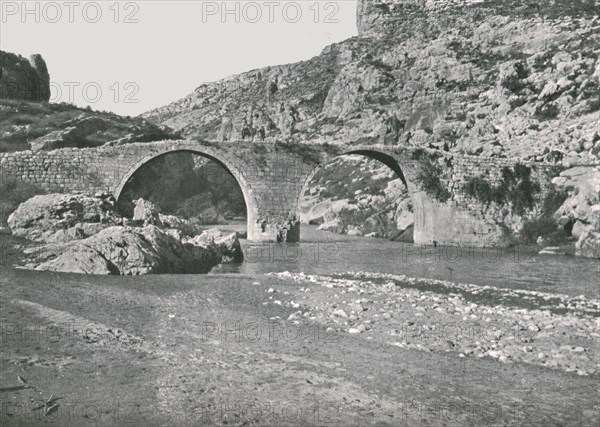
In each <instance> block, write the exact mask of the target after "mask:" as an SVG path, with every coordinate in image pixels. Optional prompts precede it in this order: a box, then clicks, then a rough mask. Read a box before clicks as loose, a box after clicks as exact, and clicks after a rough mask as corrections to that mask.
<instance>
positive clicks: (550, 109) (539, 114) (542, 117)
mask: <svg viewBox="0 0 600 427" xmlns="http://www.w3.org/2000/svg"><path fill="white" fill-rule="evenodd" d="M559 113H560V108H558V106H556V105H554V104H544V105H541V106H539V107H537V108H536V109H535V118H536V119H538V120H539V121H541V122H543V121H546V120H554V119H555V118H557V117H558V114H559Z"/></svg>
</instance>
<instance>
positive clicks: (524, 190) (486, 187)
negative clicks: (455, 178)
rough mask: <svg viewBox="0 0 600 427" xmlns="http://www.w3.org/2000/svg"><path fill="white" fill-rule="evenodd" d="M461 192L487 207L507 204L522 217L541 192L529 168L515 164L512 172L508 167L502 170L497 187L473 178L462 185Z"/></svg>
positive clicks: (482, 179)
mask: <svg viewBox="0 0 600 427" xmlns="http://www.w3.org/2000/svg"><path fill="white" fill-rule="evenodd" d="M463 190H464V191H465V193H466V194H467V195H468V196H470V197H472V198H474V199H475V200H478V201H480V202H481V203H484V204H487V205H489V204H490V203H496V204H499V205H502V204H505V203H509V204H510V205H511V206H512V209H513V212H515V213H516V214H517V215H523V214H524V213H525V212H526V211H527V210H528V209H533V207H534V205H535V195H536V194H537V193H539V192H540V191H541V187H540V185H539V184H538V183H537V182H535V181H532V179H531V168H529V167H528V166H525V165H522V164H516V165H515V166H514V168H513V169H512V170H511V169H510V168H508V167H505V168H503V169H502V179H501V181H500V183H499V184H498V185H497V186H494V185H492V184H490V183H489V182H488V181H487V180H486V179H485V178H483V177H473V178H471V179H469V180H468V181H467V182H466V183H465V184H464V186H463Z"/></svg>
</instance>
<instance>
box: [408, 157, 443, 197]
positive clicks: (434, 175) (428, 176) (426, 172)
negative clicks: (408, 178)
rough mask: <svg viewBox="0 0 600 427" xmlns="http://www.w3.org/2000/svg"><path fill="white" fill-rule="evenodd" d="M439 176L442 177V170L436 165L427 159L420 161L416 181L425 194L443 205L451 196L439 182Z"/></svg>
mask: <svg viewBox="0 0 600 427" xmlns="http://www.w3.org/2000/svg"><path fill="white" fill-rule="evenodd" d="M413 155H414V154H413ZM440 176H442V168H441V167H440V166H439V165H438V164H434V163H433V162H432V161H431V160H429V159H424V160H422V163H421V170H420V172H419V174H418V175H417V180H418V181H419V182H420V183H421V187H422V188H423V191H425V193H427V194H428V195H430V196H431V197H433V198H434V199H436V200H438V201H440V202H442V203H445V202H446V201H447V200H448V199H449V198H450V196H451V194H450V191H448V189H447V188H446V186H445V185H444V184H443V183H442V181H441V180H440Z"/></svg>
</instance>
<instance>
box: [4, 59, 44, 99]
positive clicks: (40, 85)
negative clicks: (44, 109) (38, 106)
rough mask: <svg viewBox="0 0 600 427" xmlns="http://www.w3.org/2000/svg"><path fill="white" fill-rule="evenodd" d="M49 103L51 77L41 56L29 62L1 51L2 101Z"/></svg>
mask: <svg viewBox="0 0 600 427" xmlns="http://www.w3.org/2000/svg"><path fill="white" fill-rule="evenodd" d="M5 99H14V100H20V101H48V100H49V99H50V75H49V74H48V67H47V66H46V62H45V61H44V59H43V58H42V56H41V55H31V57H30V58H29V61H28V60H27V59H25V58H23V57H22V56H20V55H15V54H13V53H9V52H3V51H1V50H0V100H5Z"/></svg>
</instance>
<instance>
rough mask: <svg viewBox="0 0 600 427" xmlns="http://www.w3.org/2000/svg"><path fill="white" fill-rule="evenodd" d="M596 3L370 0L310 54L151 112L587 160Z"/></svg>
mask: <svg viewBox="0 0 600 427" xmlns="http://www.w3.org/2000/svg"><path fill="white" fill-rule="evenodd" d="M593 4H594V3H593V2H590V1H587V2H583V1H582V2H572V1H570V0H555V1H553V2H541V3H540V2H537V1H533V0H507V1H485V2H483V1H466V0H456V1H450V0H448V1H432V0H427V1H412V0H385V1H384V0H374V1H373V0H364V1H361V2H359V14H358V16H359V21H358V22H359V34H360V36H359V37H357V38H352V39H349V40H346V41H344V42H341V43H338V44H335V45H332V46H329V47H327V48H326V49H324V51H323V52H322V54H321V55H319V56H317V57H315V58H312V59H310V60H308V61H304V62H301V63H297V64H290V65H285V66H277V67H267V68H263V69H259V70H253V71H251V72H248V73H244V74H240V75H238V76H233V77H230V78H227V79H224V80H221V81H218V82H215V83H210V84H205V85H202V86H201V87H199V88H198V89H197V90H196V91H195V92H194V93H192V94H191V95H189V96H188V97H186V98H184V99H181V100H179V101H176V102H174V103H172V104H170V105H168V106H166V107H163V108H159V109H157V110H154V111H151V112H149V113H147V114H146V115H145V117H148V118H149V119H151V120H153V121H156V122H158V123H161V124H166V125H169V126H171V127H173V128H174V129H177V130H179V131H181V132H182V134H183V135H184V136H186V137H201V138H206V139H211V140H217V139H219V138H220V137H221V140H223V139H227V140H240V141H241V140H246V141H248V142H251V141H254V142H256V141H260V140H262V139H263V138H258V137H257V136H256V135H258V130H260V128H264V130H265V136H264V139H265V140H266V141H275V140H285V141H290V142H297V143H323V142H327V143H331V144H336V143H338V144H339V143H344V144H352V143H356V144H358V143H360V144H390V145H402V146H419V147H431V148H437V149H440V150H448V151H458V152H462V153H469V154H474V155H480V156H487V157H509V158H514V159H522V160H538V161H540V160H546V161H556V162H562V163H563V164H564V165H565V166H567V167H571V166H573V165H577V164H593V163H595V162H598V154H599V153H600V136H599V135H600V129H599V127H598V123H600V102H599V101H598V96H597V94H598V91H599V90H600V84H599V81H598V76H597V69H598V63H599V60H600V59H599V56H600V48H599V47H598V46H600V35H599V34H600V18H599V17H598V14H597V13H596V11H597V9H595V8H594V7H592V6H593ZM595 4H598V2H596V3H595ZM224 123H226V124H227V125H226V126H225V127H226V128H227V132H226V133H227V136H226V138H223V132H221V131H222V130H223V126H224ZM257 129H258V130H257Z"/></svg>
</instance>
